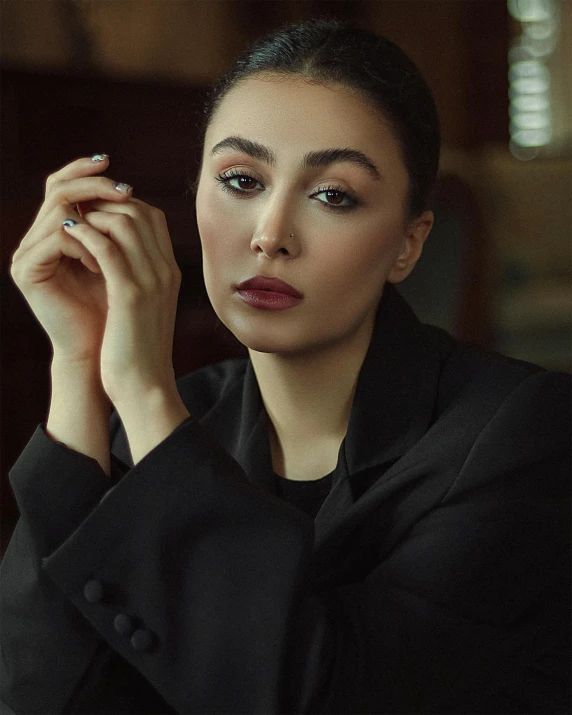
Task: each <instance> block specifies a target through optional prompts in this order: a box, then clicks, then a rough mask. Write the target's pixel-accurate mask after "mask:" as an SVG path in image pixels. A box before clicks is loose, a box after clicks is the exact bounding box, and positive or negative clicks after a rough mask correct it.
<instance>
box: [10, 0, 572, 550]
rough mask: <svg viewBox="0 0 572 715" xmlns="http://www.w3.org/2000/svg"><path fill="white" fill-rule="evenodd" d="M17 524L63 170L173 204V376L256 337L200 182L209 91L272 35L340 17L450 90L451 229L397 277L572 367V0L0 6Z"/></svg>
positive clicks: (471, 331)
mask: <svg viewBox="0 0 572 715" xmlns="http://www.w3.org/2000/svg"><path fill="white" fill-rule="evenodd" d="M0 10H1V23H2V24H1V36H0V41H1V45H0V49H1V65H2V67H1V72H2V77H1V91H2V108H1V109H2V115H1V122H2V124H1V135H0V136H1V149H2V173H1V200H2V207H1V208H2V211H1V222H0V235H1V241H2V243H1V259H2V262H1V283H0V286H1V290H2V308H1V320H2V338H3V340H2V364H1V367H2V395H3V399H2V417H3V419H2V435H1V449H2V487H3V518H2V536H3V542H4V544H5V543H6V540H7V538H8V536H9V535H10V533H11V531H12V529H13V526H14V524H15V520H16V518H17V510H16V506H15V504H14V502H13V497H12V494H11V491H10V488H9V486H8V480H7V473H8V471H9V469H10V467H11V466H12V464H13V463H14V461H15V460H16V458H17V456H18V454H19V453H20V452H21V451H22V449H23V447H24V445H25V444H26V442H27V440H28V439H29V437H30V436H31V434H32V432H33V430H34V429H35V427H36V425H37V424H38V423H39V422H41V421H43V420H44V419H45V417H46V411H47V407H48V400H49V380H48V378H49V362H50V347H49V343H48V341H47V338H46V337H45V335H44V333H43V332H42V330H41V328H40V327H39V325H38V324H37V323H36V321H35V319H34V317H33V315H32V314H31V313H30V311H29V310H28V308H27V305H26V303H25V301H24V300H23V298H22V296H21V294H20V293H19V292H18V290H17V289H16V288H15V286H14V284H13V283H12V281H11V278H10V274H9V270H10V260H11V255H12V253H13V251H14V250H15V248H16V246H17V245H18V243H19V241H20V239H21V237H22V236H23V234H24V233H25V231H26V230H27V228H28V226H29V225H30V223H31V222H32V220H33V217H34V215H35V212H36V211H37V208H38V206H39V203H40V201H41V198H42V191H43V182H44V180H45V177H46V175H47V174H48V173H50V172H52V171H53V170H55V169H56V168H58V167H60V166H61V165H63V164H65V163H67V162H68V161H70V160H72V159H74V158H76V157H78V156H90V155H91V154H93V153H95V152H106V153H108V154H110V155H111V167H112V168H111V170H110V172H109V173H110V175H111V176H112V177H113V178H114V179H116V180H119V181H125V182H128V183H130V184H132V185H133V186H134V187H135V195H136V196H138V197H139V198H142V199H143V200H145V201H148V202H150V203H152V204H155V205H157V206H160V207H161V208H162V209H163V210H164V211H165V212H166V214H167V217H168V220H169V225H170V229H171V234H172V238H173V242H174V245H175V251H176V255H177V260H178V262H179V265H180V266H181V269H182V271H183V284H182V288H181V294H180V299H179V308H178V320H177V330H176V337H175V346H174V363H175V370H176V372H177V375H181V374H184V373H186V372H189V371H190V370H193V369H195V368H197V367H199V366H201V365H204V364H207V363H211V362H215V361H217V360H220V359H224V358H226V357H232V356H236V355H241V354H244V351H243V348H242V346H240V345H238V344H237V343H236V341H235V340H234V338H233V337H232V336H231V335H230V334H229V333H228V331H226V329H225V328H223V327H222V326H221V325H220V324H219V323H218V321H217V319H216V317H215V316H214V314H213V312H212V310H211V308H210V305H209V303H208V300H207V298H206V294H205V291H204V286H203V282H202V277H201V256H200V246H199V239H198V234H197V230H196V225H195V216H194V206H193V197H192V194H191V193H190V191H189V184H190V182H191V181H192V180H193V179H194V178H195V173H196V170H197V160H198V156H199V153H200V137H199V130H198V126H199V124H200V114H201V107H202V102H203V99H204V96H205V90H206V88H207V87H208V86H209V85H210V83H211V82H212V81H213V80H214V79H215V78H216V77H217V76H218V75H219V74H220V73H221V72H222V71H224V70H225V68H227V67H228V65H229V64H230V62H231V61H232V59H233V58H234V56H235V55H236V54H237V53H238V52H240V51H241V50H242V49H244V48H245V47H246V46H247V45H248V44H249V43H250V42H251V41H252V40H253V39H255V38H256V37H257V36H259V35H261V34H263V33H265V32H267V31H269V30H271V29H273V28H276V27H279V26H280V25H282V24H284V23H286V22H289V21H299V20H303V19H307V18H311V17H320V16H324V15H326V16H330V17H339V18H342V19H347V20H350V21H352V22H353V23H355V24H356V25H358V26H361V27H364V28H369V29H371V30H374V31H376V32H379V33H381V34H383V35H386V36H387V37H389V38H390V39H391V40H393V41H394V42H396V43H397V44H398V45H400V46H401V47H402V48H403V49H404V50H405V51H406V52H407V53H408V54H409V55H410V56H411V57H412V59H413V60H414V61H415V62H416V64H417V65H418V66H419V68H420V69H421V71H422V73H423V74H424V76H425V78H426V79H427V81H428V83H429V85H430V86H431V87H432V89H433V91H434V95H435V98H436V101H437V105H438V109H439V113H440V117H441V122H442V135H443V155H442V162H441V172H440V178H439V184H438V187H437V191H436V195H435V200H434V210H435V213H436V224H435V228H434V230H433V232H432V235H431V238H430V240H429V242H428V244H427V247H426V250H425V252H424V255H423V258H422V260H421V261H420V263H419V265H418V266H417V268H416V270H415V271H414V273H413V274H412V276H411V277H410V278H408V279H407V280H406V281H405V282H404V283H403V284H401V286H400V288H401V290H402V293H403V294H404V295H405V296H406V297H407V298H408V300H410V302H411V303H412V305H413V307H414V308H415V310H416V311H417V313H418V314H419V316H420V317H421V318H422V319H423V320H425V321H427V322H431V323H435V324H438V325H441V326H443V327H445V328H446V329H448V330H449V331H450V332H452V333H453V334H454V335H456V336H457V337H459V338H461V339H464V340H470V341H473V342H476V343H479V344H481V345H483V346H485V347H487V348H491V349H494V350H497V351H499V352H502V353H505V354H508V355H511V356H514V357H518V358H521V359H524V360H528V361H531V362H535V363H538V364H540V365H543V366H545V367H547V368H552V369H559V370H566V371H569V370H570V367H571V366H570V337H571V333H570V307H571V300H570V299H571V297H572V296H571V287H570V285H571V284H570V271H571V267H570V238H571V234H572V2H571V0H508V2H507V1H506V0H373V1H368V0H358V1H351V0H329V1H323V0H292V1H290V0H1V2H0Z"/></svg>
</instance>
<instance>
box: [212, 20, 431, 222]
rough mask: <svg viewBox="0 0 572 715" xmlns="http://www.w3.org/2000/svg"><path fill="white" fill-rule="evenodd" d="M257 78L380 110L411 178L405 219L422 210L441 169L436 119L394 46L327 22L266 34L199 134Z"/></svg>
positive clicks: (217, 90)
mask: <svg viewBox="0 0 572 715" xmlns="http://www.w3.org/2000/svg"><path fill="white" fill-rule="evenodd" d="M260 73H273V74H282V75H293V74H296V75H301V76H302V77H304V78H306V79H308V80H309V81H315V82H319V83H323V84H338V85H345V86H346V87H347V88H349V89H351V90H354V91H357V92H358V93H359V94H361V96H362V97H363V98H364V99H366V100H367V101H368V102H369V103H370V104H371V105H372V106H373V107H375V108H376V109H377V110H379V111H381V113H382V115H383V117H384V119H385V120H386V121H387V122H389V125H390V127H391V129H392V130H393V133H394V136H395V138H396V139H397V141H398V142H399V145H400V148H401V151H402V156H403V161H404V164H405V167H406V169H407V173H408V175H409V194H408V201H407V203H408V205H407V213H408V218H415V217H417V216H419V214H421V213H422V212H423V211H424V210H425V209H426V208H427V205H428V202H429V200H430V195H431V190H432V188H433V185H434V182H435V178H436V176H437V170H438V165H439V150H440V133H439V119H438V116H437V110H436V107H435V102H434V100H433V96H432V94H431V90H430V89H429V87H428V86H427V84H426V82H425V80H424V79H423V77H422V76H421V74H420V72H419V70H418V69H417V67H416V66H415V64H414V63H413V62H412V61H411V60H410V59H409V57H408V56H407V55H406V54H405V53H404V52H403V51H402V50H401V49H400V48H399V47H397V45H395V44H394V43H393V42H391V41H390V40H388V39H386V38H384V37H380V36H378V35H375V34H373V33H371V32H368V31H366V30H362V29H359V28H356V27H353V26H351V25H348V24H347V23H343V22H340V21H337V20H331V19H317V20H311V21H309V22H304V23H301V24H294V25H288V26H286V27H284V28H282V29H280V30H277V31H275V32H272V33H270V34H268V35H265V36H263V37H262V38H260V39H259V40H257V41H256V42H255V43H254V44H253V45H252V46H251V47H249V48H248V49H247V50H246V51H245V52H243V53H242V54H241V55H240V56H239V57H238V58H237V59H236V60H235V61H234V63H233V65H232V66H231V67H230V69H229V70H228V71H227V72H226V73H225V74H224V75H223V76H222V77H221V78H220V79H219V81H218V82H217V83H216V84H215V86H214V87H213V89H212V92H211V94H210V96H209V99H208V101H207V105H206V108H205V129H206V127H208V125H209V123H210V121H211V119H212V117H213V116H214V114H215V112H216V110H217V109H218V107H219V105H220V103H221V102H222V100H223V99H224V97H225V95H226V94H227V93H228V92H229V91H230V90H231V89H232V88H233V87H235V86H236V85H237V84H238V83H239V82H240V81H241V80H244V79H246V78H248V77H251V76H252V75H256V74H260Z"/></svg>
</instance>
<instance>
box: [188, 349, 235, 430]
mask: <svg viewBox="0 0 572 715" xmlns="http://www.w3.org/2000/svg"><path fill="white" fill-rule="evenodd" d="M247 365H248V359H247V358H238V359H233V360H224V361H223V362H219V363H216V364H215V365H207V366H205V367H202V368H200V369H199V370H195V371H194V372H191V373H189V374H188V375H184V376H182V377H180V378H178V380H177V388H178V390H179V394H180V395H181V398H182V400H183V402H184V403H185V405H186V406H187V407H188V408H192V414H193V416H195V417H197V418H198V419H200V418H201V417H203V416H204V415H205V414H206V413H207V412H209V410H211V409H212V408H213V407H214V406H215V405H216V404H217V403H218V402H220V400H222V399H226V398H231V397H232V396H233V394H236V393H237V392H240V391H242V386H243V384H244V376H245V374H246V368H247Z"/></svg>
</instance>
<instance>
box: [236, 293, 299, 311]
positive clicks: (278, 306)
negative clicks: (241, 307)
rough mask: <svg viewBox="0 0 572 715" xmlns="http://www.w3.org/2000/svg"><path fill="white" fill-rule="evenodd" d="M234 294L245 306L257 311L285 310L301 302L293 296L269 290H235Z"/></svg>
mask: <svg viewBox="0 0 572 715" xmlns="http://www.w3.org/2000/svg"><path fill="white" fill-rule="evenodd" d="M236 292H237V293H238V295H239V296H240V297H241V298H242V300H243V301H244V302H245V303H246V304H247V305H250V306H252V307H253V308H258V309H259V310H286V309H287V308H293V307H294V306H295V305H298V303H300V302H301V300H302V298H295V297H294V296H293V295H287V294H286V293H276V292H275V291H271V290H237V291H236Z"/></svg>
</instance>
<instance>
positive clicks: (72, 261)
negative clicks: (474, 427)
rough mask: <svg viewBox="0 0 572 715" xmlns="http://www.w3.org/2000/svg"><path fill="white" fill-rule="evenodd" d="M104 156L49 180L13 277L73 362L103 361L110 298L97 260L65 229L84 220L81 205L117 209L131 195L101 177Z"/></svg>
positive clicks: (60, 353) (57, 347) (61, 353)
mask: <svg viewBox="0 0 572 715" xmlns="http://www.w3.org/2000/svg"><path fill="white" fill-rule="evenodd" d="M101 156H102V155H99V157H97V159H96V160H92V159H78V160H77V161H74V162H72V163H71V164H68V165H67V166H64V167H63V168H62V169H60V170H59V171H57V172H55V173H54V174H52V175H51V176H49V177H48V179H47V181H46V192H45V199H44V203H43V204H42V206H41V207H40V210H39V212H38V215H37V216H36V219H35V221H34V223H33V225H32V226H31V228H30V230H29V231H28V233H27V234H26V235H25V236H24V238H23V239H22V241H21V243H20V245H19V246H18V248H17V249H16V251H15V253H14V255H13V258H12V267H11V275H12V278H13V280H14V282H15V283H16V285H17V286H18V288H19V289H20V291H21V292H22V294H23V295H24V297H25V299H26V300H27V302H28V303H29V305H30V307H31V309H32V311H33V312H34V314H35V315H36V318H37V319H38V321H39V322H40V324H41V325H42V327H43V328H44V330H45V331H46V332H47V334H48V337H49V339H50V341H51V343H52V346H53V349H54V356H55V357H57V358H58V359H61V360H64V361H66V362H69V363H74V362H77V363H84V364H85V363H87V362H91V361H93V362H94V363H95V362H99V353H100V349H101V343H102V340H103V333H104V329H105V323H106V316H107V295H106V282H105V277H104V276H103V275H102V273H101V269H100V267H99V265H98V262H97V260H96V259H95V258H94V256H93V254H92V253H91V252H90V250H89V248H87V247H86V246H84V245H83V243H82V242H81V241H78V240H77V239H76V238H74V237H73V236H72V235H70V233H68V232H66V230H65V229H64V227H63V225H62V224H63V222H64V221H65V220H66V219H73V220H75V221H78V222H79V221H81V217H80V216H79V214H78V212H77V210H76V204H78V203H81V202H84V201H91V200H94V199H104V200H106V201H107V202H108V203H109V205H112V206H117V205H120V204H122V203H125V202H126V201H128V200H129V195H130V191H129V189H127V190H126V185H125V184H119V185H117V184H115V182H114V181H112V180H111V179H108V178H104V177H101V176H96V174H99V173H100V172H102V171H104V170H105V169H106V168H108V166H109V160H108V158H107V157H105V156H104V155H103V156H104V158H103V159H101ZM117 186H119V189H118V188H116V187H117ZM126 191H127V192H126Z"/></svg>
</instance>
